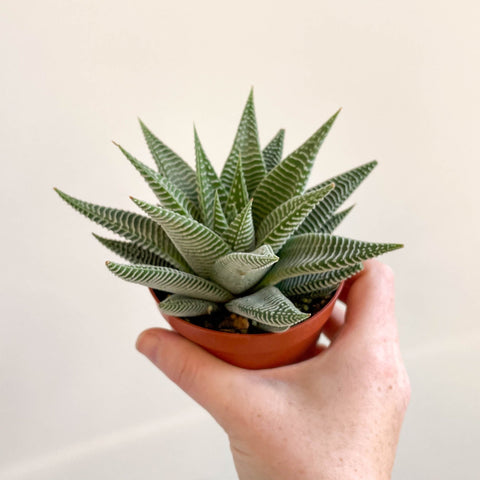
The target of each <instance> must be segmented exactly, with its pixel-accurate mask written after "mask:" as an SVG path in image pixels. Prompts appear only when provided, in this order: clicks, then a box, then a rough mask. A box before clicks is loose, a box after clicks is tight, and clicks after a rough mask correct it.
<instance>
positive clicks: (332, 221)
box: [317, 205, 355, 233]
mask: <svg viewBox="0 0 480 480" xmlns="http://www.w3.org/2000/svg"><path fill="white" fill-rule="evenodd" d="M354 206H355V205H352V206H351V207H348V208H346V209H345V210H342V211H341V212H338V213H335V214H334V215H332V216H331V217H330V218H329V219H328V220H327V221H326V222H325V223H324V224H323V225H320V227H319V228H318V230H317V233H332V232H333V231H334V230H335V229H336V228H337V227H338V226H339V225H340V223H342V222H343V220H344V218H345V217H346V216H347V215H348V214H349V213H350V212H351V211H352V208H353V207H354Z"/></svg>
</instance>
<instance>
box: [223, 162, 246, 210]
mask: <svg viewBox="0 0 480 480" xmlns="http://www.w3.org/2000/svg"><path fill="white" fill-rule="evenodd" d="M248 200H249V198H248V190H247V184H246V182H245V177H244V175H243V167H242V158H241V156H239V157H238V162H237V168H236V169H235V175H234V176H233V181H232V186H231V187H230V193H229V194H228V199H227V204H226V206H225V213H226V215H227V218H231V219H234V218H235V216H236V215H237V212H241V211H242V210H243V207H245V205H246V204H247V203H248Z"/></svg>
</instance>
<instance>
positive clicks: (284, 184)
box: [253, 111, 339, 225]
mask: <svg viewBox="0 0 480 480" xmlns="http://www.w3.org/2000/svg"><path fill="white" fill-rule="evenodd" d="M338 113H339V111H338V112H337V113H335V115H333V116H332V117H331V118H330V119H329V120H328V121H327V122H325V123H324V124H323V125H322V126H321V127H320V128H319V129H318V130H317V131H316V132H315V133H314V134H313V135H312V136H311V137H310V138H309V139H308V140H307V141H306V142H305V143H304V144H303V145H302V146H300V147H299V148H297V150H295V151H294V152H293V153H291V154H290V155H289V156H288V157H287V158H285V159H284V160H283V161H282V162H280V163H279V164H278V165H277V166H276V167H275V168H274V169H273V170H271V171H270V172H269V173H268V174H267V176H266V177H265V178H264V179H263V180H262V182H261V183H260V185H258V188H257V190H256V191H255V194H254V196H253V199H254V201H253V220H254V223H255V225H258V224H259V223H260V222H261V221H262V219H264V218H265V217H266V216H267V215H268V214H269V213H270V212H271V211H272V210H273V209H274V208H276V207H278V206H279V205H281V204H282V203H284V202H286V201H287V200H288V199H290V198H292V197H294V196H296V195H300V194H302V193H303V192H304V190H305V186H306V184H307V181H308V177H309V176H310V171H311V169H312V166H313V162H314V160H315V157H316V156H317V153H318V150H319V149H320V146H321V145H322V143H323V141H324V139H325V137H326V136H327V134H328V132H329V131H330V128H331V127H332V125H333V123H334V121H335V119H336V118H337V115H338ZM329 183H331V182H329Z"/></svg>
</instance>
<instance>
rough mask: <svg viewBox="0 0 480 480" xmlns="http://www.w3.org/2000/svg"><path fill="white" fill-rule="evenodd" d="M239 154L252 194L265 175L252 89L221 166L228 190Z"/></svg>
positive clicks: (223, 179)
mask: <svg viewBox="0 0 480 480" xmlns="http://www.w3.org/2000/svg"><path fill="white" fill-rule="evenodd" d="M239 156H241V157H242V164H243V172H244V175H245V181H246V183H247V189H248V192H249V194H250V195H252V194H253V192H254V191H255V189H256V188H257V185H258V184H259V183H260V182H261V181H262V179H263V178H264V176H265V164H264V163H263V158H262V152H261V150H260V142H259V140H258V129H257V119H256V116H255V105H254V100H253V89H252V90H251V91H250V95H249V96H248V100H247V103H246V105H245V109H244V110H243V114H242V118H241V120H240V124H239V126H238V129H237V134H236V136H235V140H234V142H233V146H232V150H231V152H230V155H229V156H228V159H227V161H226V162H225V165H224V167H223V171H222V174H221V180H222V183H223V185H224V186H225V189H226V190H227V191H228V190H230V187H231V185H232V181H233V177H234V174H235V167H236V165H237V161H238V158H239Z"/></svg>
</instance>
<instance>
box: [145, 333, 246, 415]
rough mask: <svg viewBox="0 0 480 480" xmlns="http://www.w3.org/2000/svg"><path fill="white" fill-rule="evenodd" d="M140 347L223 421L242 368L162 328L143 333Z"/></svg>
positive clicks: (177, 382) (171, 377) (168, 374)
mask: <svg viewBox="0 0 480 480" xmlns="http://www.w3.org/2000/svg"><path fill="white" fill-rule="evenodd" d="M136 347H137V349H138V351H139V352H140V353H143V354H144V355H145V356H146V357H147V358H148V359H149V360H150V361H151V362H152V363H153V364H154V365H156V366H157V367H158V368H159V369H160V370H161V371H162V372H163V373H164V374H165V375H166V376H167V377H168V378H170V380H172V381H173V382H175V383H176V384H177V385H178V386H179V387H180V388H181V389H182V390H184V391H185V392H186V393H187V394H188V395H190V396H191V397H192V398H193V399H194V400H195V401H196V402H198V403H199V404H200V405H202V406H203V407H204V408H205V409H206V410H208V411H209V412H210V413H211V414H212V415H213V416H214V417H215V418H216V419H217V420H219V419H221V418H222V416H223V413H224V411H225V408H226V407H227V406H228V405H229V403H230V402H231V399H232V390H234V389H235V385H236V384H237V383H238V381H239V380H240V378H241V377H242V375H241V372H242V370H241V369H240V368H238V367H234V366H232V365H230V364H228V363H226V362H224V361H222V360H220V359H218V358H216V357H214V356H213V355H211V354H210V353H208V352H207V351H206V350H204V349H203V348H201V347H199V346H198V345H195V344H194V343H192V342H190V341H189V340H187V339H185V338H183V337H182V336H181V335H179V334H178V333H176V332H173V331H171V330H165V329H162V328H151V329H148V330H145V331H144V332H142V333H141V334H140V336H139V337H138V340H137V344H136Z"/></svg>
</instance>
